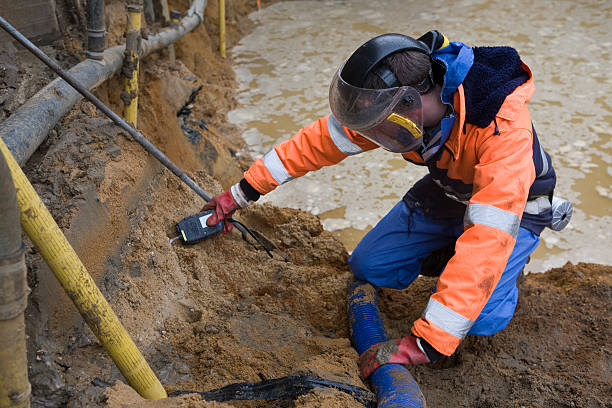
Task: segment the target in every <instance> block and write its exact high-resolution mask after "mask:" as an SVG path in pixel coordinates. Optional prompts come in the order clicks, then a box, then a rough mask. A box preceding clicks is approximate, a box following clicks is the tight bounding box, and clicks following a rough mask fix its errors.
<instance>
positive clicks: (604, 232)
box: [230, 0, 612, 272]
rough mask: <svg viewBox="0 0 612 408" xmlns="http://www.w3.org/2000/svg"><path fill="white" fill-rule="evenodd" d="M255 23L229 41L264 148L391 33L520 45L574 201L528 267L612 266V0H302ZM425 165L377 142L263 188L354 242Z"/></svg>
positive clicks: (247, 132) (318, 112)
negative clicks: (344, 68) (374, 40)
mask: <svg viewBox="0 0 612 408" xmlns="http://www.w3.org/2000/svg"><path fill="white" fill-rule="evenodd" d="M251 18H252V19H253V20H254V21H255V22H256V23H257V28H256V29H255V30H254V32H253V33H252V34H251V35H249V36H247V37H245V38H244V39H243V40H242V41H241V42H240V43H239V44H238V45H237V46H236V47H235V48H233V49H232V50H231V55H232V57H233V59H234V67H235V69H236V71H237V75H238V79H239V81H240V94H239V102H240V106H239V107H238V108H237V109H236V110H234V111H232V112H231V113H230V120H231V121H232V122H234V123H236V124H239V125H240V126H242V127H243V129H244V137H245V139H246V141H247V143H248V145H249V147H250V149H251V152H252V154H253V155H254V156H255V157H257V156H259V155H262V154H264V153H266V152H267V151H268V150H269V149H271V148H272V147H273V146H274V145H275V144H277V143H278V142H280V141H282V140H285V139H287V138H289V137H290V136H291V135H292V134H293V133H295V131H297V130H298V129H299V128H300V127H302V126H304V125H306V124H308V123H309V122H311V121H312V120H314V119H316V118H317V117H319V116H323V115H326V114H327V113H328V112H329V107H328V103H327V92H328V85H329V81H330V80H331V78H332V76H333V73H334V71H335V69H336V67H337V66H338V65H339V64H340V63H341V62H342V61H343V60H344V59H345V58H347V57H348V56H349V55H350V53H351V52H352V51H353V50H354V49H355V48H357V47H358V46H359V45H360V44H362V43H363V42H365V41H366V40H367V39H369V38H371V37H373V36H375V35H378V34H382V33H385V32H393V31H394V32H400V33H405V34H409V35H412V36H418V35H420V34H421V33H424V32H426V31H428V30H430V29H433V28H435V29H438V30H440V31H442V32H443V33H445V34H446V35H447V36H448V37H449V38H450V39H451V40H458V41H462V42H465V43H466V44H468V45H511V46H514V47H515V48H517V49H518V50H519V52H520V54H521V56H522V58H523V59H524V61H525V62H526V63H527V64H528V65H530V67H531V68H532V70H533V72H534V74H535V81H536V88H537V90H536V95H535V96H534V98H533V99H532V101H531V102H530V107H531V112H532V116H533V120H534V124H535V126H536V129H537V131H538V135H539V137H540V140H541V141H542V143H543V145H544V146H545V148H546V149H547V151H548V152H549V153H551V155H552V156H553V160H554V164H555V167H556V170H557V177H558V184H557V189H556V194H557V195H559V196H562V197H565V198H568V199H570V200H571V201H572V202H573V203H574V216H573V218H572V222H571V223H570V225H569V227H568V228H566V229H565V230H564V231H563V232H561V233H559V232H553V231H551V230H548V229H546V230H545V231H544V232H543V233H542V243H541V244H540V246H539V248H538V249H537V250H536V252H535V254H534V256H533V257H532V261H531V263H530V264H529V265H528V269H529V270H530V271H533V272H536V271H543V270H546V269H548V268H550V267H553V266H560V265H563V264H565V263H566V262H567V261H572V262H578V261H588V262H597V263H605V264H611V263H612V251H611V250H610V242H611V241H612V228H610V226H611V225H612V140H611V138H610V136H611V131H610V128H611V126H612V108H611V106H612V102H611V101H609V100H608V95H609V94H610V93H611V91H612V78H611V77H610V75H609V69H610V68H609V67H610V66H611V64H612V58H611V55H610V54H611V52H612V39H611V38H610V36H609V34H610V27H611V26H612V3H611V2H609V1H607V0H603V1H594V0H589V1H579V2H576V1H552V2H535V1H525V0H520V1H511V2H510V1H502V0H498V1H475V0H463V1H458V2H453V7H450V6H449V2H445V1H441V0H436V1H429V2H418V1H405V0H391V1H373V0H352V1H292V2H283V3H276V4H274V5H272V6H270V7H268V8H266V9H263V10H261V13H260V14H259V15H258V14H257V13H254V14H253V15H252V16H251ZM423 175H424V170H423V169H421V168H419V167H417V166H414V165H411V164H410V163H407V162H404V160H402V158H401V157H400V156H399V155H394V154H392V153H388V152H385V151H383V150H382V149H378V150H376V151H373V152H367V153H364V154H361V155H358V156H353V157H349V158H348V159H346V160H345V161H343V162H342V163H340V164H339V165H336V166H332V167H329V168H325V169H322V170H320V171H318V172H314V173H311V174H308V175H306V176H304V177H302V178H300V179H297V180H293V181H292V182H290V183H287V184H285V185H283V186H281V187H280V188H278V189H277V190H276V191H275V192H273V193H272V194H269V195H268V196H266V197H264V198H263V199H262V200H263V201H269V202H272V203H274V204H277V205H280V206H287V207H293V208H301V209H306V210H310V211H312V212H314V213H315V214H318V215H319V216H320V217H321V219H322V220H323V223H324V225H325V227H326V228H327V229H329V230H333V231H335V232H336V233H337V234H338V235H339V236H340V238H341V239H342V241H343V242H344V243H345V245H346V246H347V248H348V249H349V250H351V249H352V248H354V246H355V245H356V243H357V242H358V241H359V239H360V238H361V237H362V236H363V235H364V234H365V233H366V232H367V231H368V230H369V229H370V228H372V226H373V225H375V224H376V222H377V221H378V220H379V219H380V218H381V217H382V216H383V215H384V214H385V213H386V212H387V211H389V210H390V209H391V208H392V206H393V205H394V204H395V203H396V202H397V201H398V200H400V199H401V197H402V196H403V194H404V192H405V191H406V190H408V189H409V188H410V186H411V185H412V184H413V183H414V182H415V181H417V180H418V179H419V178H420V177H422V176H423Z"/></svg>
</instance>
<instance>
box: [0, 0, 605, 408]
mask: <svg viewBox="0 0 612 408" xmlns="http://www.w3.org/2000/svg"><path fill="white" fill-rule="evenodd" d="M209 3H210V4H208V6H207V10H206V21H205V24H204V26H203V27H200V28H198V29H197V30H196V31H195V32H194V33H191V34H190V35H188V36H187V37H186V38H185V39H183V40H181V41H180V42H179V43H178V44H177V45H176V53H177V62H176V63H175V64H171V63H170V62H169V61H168V59H167V53H165V52H162V53H160V54H158V55H153V56H151V57H149V58H146V59H145V60H143V62H142V70H141V77H140V85H141V89H142V93H141V98H140V108H139V128H140V130H141V131H142V132H143V133H144V134H145V135H146V136H147V137H148V138H149V139H150V140H151V141H152V142H154V143H155V144H156V145H157V146H159V147H160V148H161V149H162V150H163V151H164V152H165V153H166V154H167V155H168V156H169V157H170V158H171V159H172V160H174V161H175V162H177V163H179V164H180V166H181V167H182V168H183V169H184V170H186V171H187V172H188V173H189V174H190V175H191V176H193V178H194V179H195V180H196V182H197V183H198V184H199V185H200V186H201V187H202V188H203V189H204V190H205V191H207V192H208V193H209V194H211V195H214V194H217V193H220V192H222V191H224V189H225V188H227V187H228V186H229V185H231V184H232V183H234V182H236V181H238V180H239V179H240V177H241V173H242V171H243V170H244V169H246V167H247V166H248V165H249V164H250V162H251V159H250V158H249V157H248V155H246V154H245V153H244V151H243V150H242V149H243V148H242V143H241V139H240V130H239V129H236V128H235V127H233V126H232V125H230V124H228V123H227V119H226V114H227V112H228V111H229V110H231V109H232V108H233V107H234V106H235V104H236V102H235V99H234V95H235V89H236V83H235V80H234V74H233V71H232V70H231V59H230V58H228V59H226V60H223V59H221V58H220V57H219V55H218V52H217V51H216V49H217V45H218V44H217V37H216V36H217V32H216V27H217V24H216V23H217V21H216V16H217V9H216V2H215V1H211V2H209ZM262 3H263V6H265V5H266V4H267V3H269V2H265V1H263V2H262ZM170 4H171V7H172V8H176V9H180V10H184V9H186V7H187V4H188V2H187V1H184V0H180V1H170ZM226 4H227V5H228V11H227V16H228V36H229V43H228V47H231V44H233V43H235V41H237V40H238V39H239V38H240V36H241V35H243V34H244V33H246V32H248V30H249V29H250V27H251V26H252V24H256V22H252V21H251V20H248V19H247V18H246V15H247V14H248V13H249V12H251V11H253V10H254V9H255V7H256V6H255V2H254V1H252V2H251V1H247V0H233V1H231V2H226ZM68 11H70V10H69V9H68ZM123 13H124V11H123V5H122V2H120V1H110V2H107V14H108V19H107V27H109V45H114V44H116V43H119V42H121V32H122V30H123V24H124V14H123ZM64 18H65V21H66V24H65V25H64V37H63V39H62V40H60V41H59V42H58V43H57V44H55V45H54V47H50V48H48V51H49V52H51V53H53V54H54V55H55V56H56V57H58V58H60V59H61V60H62V63H63V64H64V65H65V66H70V65H71V64H74V63H76V62H77V61H79V60H80V59H81V58H82V56H83V53H82V47H81V44H82V40H83V39H82V35H81V34H80V30H79V29H78V28H79V21H80V20H79V19H78V18H76V17H75V16H74V13H73V15H72V17H71V14H70V13H67V14H66V15H65V16H64ZM150 29H151V30H154V29H156V28H155V27H150ZM7 50H8V51H7ZM9 62H10V65H11V66H10V67H9V68H10V69H8V70H4V71H2V72H3V74H2V75H3V76H2V77H1V78H0V82H2V84H0V85H2V89H3V90H8V91H7V92H6V93H4V94H3V95H8V96H7V97H6V98H4V99H2V100H0V105H1V108H2V114H3V115H4V116H3V118H4V117H7V116H8V115H10V113H11V112H12V111H13V110H14V109H16V107H18V106H19V104H20V103H23V101H25V100H26V99H27V98H28V97H29V96H31V95H32V93H33V92H35V91H36V90H37V89H38V88H39V87H41V86H42V85H43V84H45V83H46V81H48V80H49V78H51V77H52V75H51V74H50V73H49V72H48V71H47V70H45V69H44V68H42V67H40V66H39V65H37V63H36V61H32V60H31V58H30V57H29V56H27V54H25V53H24V52H23V51H19V50H17V49H15V50H13V49H11V48H10V47H8V46H5V47H4V51H3V52H0V63H2V64H3V66H5V65H6V66H8V64H9ZM7 84H9V85H7ZM11 84H12V85H11ZM200 86H202V88H201V90H200V92H199V93H197V94H196V95H195V101H194V103H193V104H192V105H193V106H190V107H189V109H188V110H189V112H190V114H189V115H187V116H185V115H183V116H181V117H177V112H178V111H179V110H180V109H181V107H183V105H184V104H185V103H186V102H187V101H188V100H189V98H190V96H191V95H192V94H193V92H194V91H195V90H196V89H198V88H199V87H200ZM120 91H121V80H120V79H119V78H114V79H112V80H111V81H109V82H108V83H106V84H104V85H102V86H101V87H99V88H98V89H97V90H96V93H97V95H98V96H99V97H101V98H102V99H103V100H104V101H106V102H107V103H108V104H110V105H111V106H112V107H113V109H115V110H116V111H117V112H121V103H120V99H119V93H120ZM0 126H1V125H0ZM25 170H26V173H27V174H28V176H29V178H30V180H31V181H32V183H33V185H34V186H35V188H36V190H37V191H38V193H39V194H40V195H41V197H42V198H43V200H44V201H45V203H46V204H47V206H48V207H49V209H50V210H51V211H52V213H53V215H54V217H55V219H56V220H57V222H58V224H59V225H60V226H61V227H62V229H63V230H64V231H65V233H66V235H67V237H68V238H69V240H70V241H71V243H72V244H73V246H74V247H75V249H76V250H77V252H78V253H79V255H80V256H81V258H82V260H83V262H84V263H85V265H86V266H87V268H88V270H89V272H90V273H91V274H92V275H93V276H94V278H95V279H96V282H97V283H98V285H99V286H100V288H101V290H102V292H103V293H104V294H105V296H106V297H107V299H109V301H110V303H111V305H112V306H113V309H114V310H115V311H116V313H117V314H118V316H119V318H120V319H121V321H122V322H123V324H124V325H125V327H126V329H127V330H128V332H129V333H130V334H131V335H132V337H133V339H134V340H135V342H136V344H137V346H138V347H139V349H140V350H141V351H142V352H143V354H144V355H145V357H146V359H147V361H148V362H149V363H150V364H151V366H152V367H153V369H154V371H155V372H156V373H157V375H158V376H159V378H160V380H161V381H162V383H163V384H164V386H165V387H166V389H167V390H168V391H169V392H171V391H175V390H199V391H207V390H211V389H215V388H218V387H222V386H225V385H228V384H231V383H235V382H243V381H260V380H262V379H272V378H278V377H282V376H286V375H296V374H306V375H311V376H316V377H320V378H324V379H327V380H334V381H339V382H343V383H347V384H351V385H355V386H360V387H367V386H368V384H364V383H362V382H361V380H360V379H359V377H358V372H357V366H356V358H357V355H356V352H355V351H354V349H353V348H352V347H351V345H350V341H349V339H348V329H347V319H346V316H345V314H346V313H345V309H346V302H345V301H346V290H347V287H348V285H349V283H350V281H351V273H350V270H349V268H348V265H347V258H348V254H347V252H346V250H345V248H344V247H343V246H342V244H341V243H340V242H339V241H338V240H337V239H336V238H335V236H334V235H333V234H331V233H329V232H327V231H324V230H323V228H322V227H321V224H320V222H319V219H318V218H317V217H316V216H314V215H312V214H310V213H307V212H303V211H297V210H292V209H283V208H278V207H274V206H270V205H257V204H256V205H253V206H252V207H250V208H249V209H247V210H243V211H242V212H241V213H240V214H239V216H238V218H239V219H240V220H242V221H243V222H244V223H245V224H247V225H248V226H250V227H252V228H255V229H257V230H258V231H260V232H261V233H263V234H265V235H266V236H267V237H268V238H269V239H271V240H272V241H273V242H274V243H275V244H276V246H277V247H278V248H279V250H278V251H275V252H274V257H273V258H272V259H271V258H269V257H268V255H267V254H266V252H264V251H263V250H261V248H260V247H259V246H258V245H256V244H254V243H252V242H251V243H247V242H245V241H243V239H242V238H241V236H240V234H239V233H237V232H233V233H231V234H228V235H220V236H217V237H214V238H212V239H209V240H207V241H204V242H202V243H199V244H196V245H194V246H182V245H180V244H176V243H175V244H173V245H172V246H170V244H169V238H170V237H172V236H173V235H175V230H174V229H175V223H176V222H177V221H178V220H180V219H181V218H183V217H185V216H187V215H191V214H193V213H195V212H197V211H198V210H199V209H200V208H201V206H202V204H203V202H202V200H201V199H200V198H198V197H197V196H196V194H195V193H193V192H192V191H191V190H189V189H188V188H187V187H186V186H185V185H183V184H182V183H180V182H179V181H178V179H177V178H176V177H175V176H173V175H172V174H171V173H170V172H169V171H167V170H165V169H163V168H162V167H161V166H160V165H159V164H157V163H156V162H155V161H154V160H152V159H151V157H150V156H149V155H148V154H147V153H145V152H144V150H143V149H142V148H141V147H140V146H139V145H138V144H136V143H135V142H133V141H131V140H130V139H129V138H128V137H126V135H124V134H123V133H122V132H121V131H120V130H119V129H118V128H117V127H116V126H114V125H113V124H112V123H111V122H110V121H109V120H108V119H106V118H104V117H103V116H101V115H100V114H99V113H98V112H96V111H95V108H93V107H92V106H91V105H90V104H88V103H85V102H81V103H79V104H77V106H75V108H74V109H73V110H72V111H71V112H70V113H69V114H68V115H67V116H66V118H64V119H63V121H62V122H61V123H60V124H59V125H58V126H57V127H56V128H55V130H54V131H52V132H51V134H50V135H49V138H48V139H47V141H46V142H45V143H44V144H43V145H42V146H41V148H40V149H39V150H38V151H37V152H36V153H35V155H34V156H32V158H31V159H30V160H29V162H28V163H27V165H26V166H25ZM296 194H297V192H296ZM25 240H26V241H27V238H26V239H25ZM27 243H28V248H29V249H28V280H29V284H30V286H31V287H32V290H33V291H32V294H31V296H30V304H29V307H28V309H27V312H26V318H27V323H26V324H27V331H28V335H29V343H28V353H29V360H30V382H31V383H32V387H33V391H32V393H33V399H32V405H33V406H36V407H56V406H68V407H85V406H107V407H141V406H142V407H149V406H152V407H293V406H295V407H359V406H361V405H360V404H359V403H357V402H356V401H355V400H354V399H353V398H352V397H351V396H349V395H347V394H344V393H342V392H340V391H333V390H323V391H316V392H311V393H309V394H306V395H303V396H301V397H299V398H298V399H296V400H295V401H291V400H279V401H267V402H231V403H217V402H205V401H202V400H201V398H200V397H199V396H197V395H193V394H192V395H187V396H182V397H177V398H172V399H168V400H162V401H157V402H150V401H145V400H143V399H141V398H140V397H139V396H138V395H137V394H136V393H135V392H134V391H133V390H132V389H131V388H129V387H128V386H126V385H125V384H124V383H125V379H123V377H122V376H121V374H120V373H119V372H118V370H117V369H116V368H115V367H114V365H113V364H112V362H111V360H110V359H109V358H108V357H107V356H106V354H105V352H104V350H103V349H102V347H101V346H100V344H99V343H98V341H97V340H96V339H95V337H94V336H93V334H92V333H91V331H90V330H89V328H88V327H87V326H86V325H85V324H84V323H83V321H82V319H81V318H80V316H79V314H78V312H77V311H76V309H75V308H74V306H73V305H72V304H71V302H70V300H69V299H68V297H67V296H66V295H65V294H64V293H63V291H62V289H61V287H60V286H59V284H57V282H56V280H55V278H54V276H53V274H52V273H51V272H50V271H49V269H48V268H47V267H46V265H45V264H44V261H42V260H41V259H40V256H39V255H38V253H37V251H36V249H35V248H33V247H32V246H31V245H30V244H29V242H27ZM611 272H612V268H611V267H609V266H604V265H595V264H587V263H581V264H578V265H573V264H568V265H566V266H565V267H563V268H559V269H554V270H551V271H549V272H547V273H545V274H542V275H529V276H527V277H525V278H524V279H523V280H522V282H521V285H520V300H519V306H518V309H517V313H516V316H515V318H514V319H513V320H512V322H511V323H510V325H509V326H508V328H506V329H505V330H504V331H503V332H501V333H499V334H497V335H495V336H492V337H489V338H476V337H473V338H468V339H467V340H466V341H465V342H464V344H463V345H462V346H461V347H460V349H459V351H458V352H457V353H456V354H455V355H454V356H452V357H451V358H449V359H445V360H443V361H441V362H439V363H437V364H435V365H425V366H419V367H411V368H410V371H411V373H412V374H413V375H414V377H415V378H416V380H417V382H418V383H419V384H420V386H421V389H422V391H423V393H424V395H425V397H426V399H427V401H428V405H429V406H430V407H457V406H461V407H534V408H535V407H546V408H549V407H612V400H611V398H610V395H612V387H611V384H612V375H611V369H612V360H611V348H610V341H609V339H610V338H611V334H612V333H611V316H612V313H611V312H612V310H611V304H612V303H611V295H612V290H611V285H612V274H611ZM434 284H435V281H434V280H433V279H431V278H420V279H418V280H417V281H416V282H415V283H414V284H413V285H412V286H411V287H410V288H409V289H408V290H405V291H392V290H382V291H381V293H380V305H381V311H382V314H383V318H384V320H385V323H386V326H387V330H388V331H389V334H390V335H391V336H392V337H399V336H402V335H405V334H407V333H408V332H409V329H410V326H411V323H412V322H413V321H414V320H415V319H416V318H417V317H418V316H419V314H420V313H421V311H422V310H423V308H424V305H425V303H426V300H427V297H428V295H429V293H430V292H431V291H432V288H433V285H434ZM113 384H114V385H113Z"/></svg>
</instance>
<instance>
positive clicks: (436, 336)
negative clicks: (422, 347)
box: [412, 317, 461, 356]
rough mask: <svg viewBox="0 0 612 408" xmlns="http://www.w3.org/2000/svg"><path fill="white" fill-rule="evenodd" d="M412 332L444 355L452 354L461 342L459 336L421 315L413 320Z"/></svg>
mask: <svg viewBox="0 0 612 408" xmlns="http://www.w3.org/2000/svg"><path fill="white" fill-rule="evenodd" d="M412 334H414V335H415V336H417V337H421V338H423V339H425V340H426V341H427V342H428V343H429V344H430V345H431V346H432V347H433V348H435V349H436V350H438V351H439V352H440V353H442V354H444V355H445V356H450V355H452V354H453V353H454V352H455V350H456V349H457V347H458V346H459V344H460V343H461V339H460V338H459V337H455V336H453V335H452V334H450V333H447V332H445V331H444V330H442V329H441V328H439V327H438V326H436V325H435V324H433V323H431V322H430V321H429V320H427V319H425V318H423V317H421V318H419V319H418V320H417V321H416V322H414V325H413V326H412Z"/></svg>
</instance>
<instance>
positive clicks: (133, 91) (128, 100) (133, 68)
mask: <svg viewBox="0 0 612 408" xmlns="http://www.w3.org/2000/svg"><path fill="white" fill-rule="evenodd" d="M127 11H128V25H127V29H126V33H125V38H126V42H125V59H124V62H123V71H122V72H123V75H124V76H125V79H124V86H123V92H122V93H121V99H122V100H123V103H124V105H125V106H124V109H123V117H124V118H125V120H126V121H128V122H129V123H131V124H132V126H134V127H137V125H138V68H139V66H140V61H139V56H138V49H139V43H140V28H141V23H140V22H141V16H142V0H140V1H132V2H131V3H130V4H128V5H127Z"/></svg>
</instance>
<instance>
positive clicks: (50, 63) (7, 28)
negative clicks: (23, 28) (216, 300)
mask: <svg viewBox="0 0 612 408" xmlns="http://www.w3.org/2000/svg"><path fill="white" fill-rule="evenodd" d="M0 26H1V27H2V28H3V29H4V30H5V31H6V32H7V33H9V34H10V35H11V36H12V37H13V38H14V39H16V40H17V41H18V42H19V43H20V44H21V45H23V46H24V47H26V48H27V49H28V50H29V51H30V52H31V53H32V54H34V55H36V57H38V58H39V59H40V60H41V61H42V62H44V63H45V64H46V65H47V66H48V67H49V68H51V69H52V70H53V71H54V72H55V73H56V74H57V75H59V76H60V77H62V79H63V80H64V81H66V82H68V83H69V84H70V86H72V87H73V88H74V89H76V90H77V91H79V93H80V94H81V95H83V96H84V97H85V98H87V100H89V101H90V102H91V103H93V104H94V105H95V106H96V107H97V108H98V109H100V110H101V111H102V112H104V114H105V115H106V116H108V117H109V118H111V119H112V121H113V122H115V123H116V124H117V125H119V126H120V127H121V128H122V129H124V130H125V131H126V132H128V133H129V134H130V135H131V136H132V137H133V138H134V140H136V141H137V142H138V143H140V144H141V145H142V147H144V148H145V150H146V151H148V152H149V153H151V154H152V155H153V157H155V158H156V159H157V160H159V162H160V163H161V164H163V165H164V166H166V168H168V169H169V170H170V171H171V172H172V173H174V174H175V175H176V176H177V177H178V178H180V179H181V180H183V182H184V183H185V184H187V185H188V186H189V187H190V188H191V189H192V190H193V191H195V192H196V193H197V194H198V195H199V196H200V197H202V198H203V199H204V200H206V201H210V198H211V197H210V196H209V195H208V194H206V193H205V192H204V190H202V189H201V188H200V186H198V185H197V184H196V183H195V181H193V180H192V179H191V178H190V177H189V176H187V175H186V174H185V172H183V171H182V170H181V169H180V168H179V167H178V166H177V165H176V164H174V163H173V162H172V161H171V160H170V159H169V158H168V157H167V156H166V155H165V154H163V153H162V152H161V151H160V150H159V149H158V148H157V147H155V146H154V145H153V144H152V143H151V142H149V141H148V140H147V138H145V137H144V136H143V135H142V134H141V133H140V132H139V131H137V130H136V129H134V128H133V127H132V125H130V124H129V123H128V122H126V121H125V120H123V118H121V117H120V116H119V115H117V114H116V113H115V112H113V111H112V110H110V108H108V107H107V106H106V105H105V104H104V103H103V102H102V101H101V100H99V99H98V98H97V97H96V96H95V95H94V94H92V93H91V92H90V91H89V89H87V88H85V87H84V86H83V85H81V83H79V82H78V81H77V80H76V79H75V78H74V77H72V75H70V74H69V73H67V72H66V71H64V70H63V69H62V68H61V67H60V66H59V65H58V64H57V62H55V61H54V60H53V59H52V58H49V56H47V54H45V53H44V52H42V51H41V50H40V49H39V48H38V47H37V46H35V45H34V44H32V42H31V41H30V40H28V39H27V38H26V37H25V36H24V35H23V34H21V33H20V32H19V31H17V29H16V28H15V27H13V26H12V25H10V24H9V23H8V21H6V20H5V19H4V18H3V17H2V16H0ZM234 225H235V226H236V228H238V230H239V231H240V232H242V234H243V236H245V234H247V229H246V227H245V226H244V225H242V224H240V223H237V222H234Z"/></svg>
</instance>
